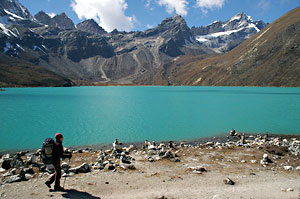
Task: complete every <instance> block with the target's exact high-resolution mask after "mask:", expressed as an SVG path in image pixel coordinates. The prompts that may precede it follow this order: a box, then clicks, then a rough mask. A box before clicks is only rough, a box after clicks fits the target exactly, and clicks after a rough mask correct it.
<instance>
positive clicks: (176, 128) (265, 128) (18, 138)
mask: <svg viewBox="0 0 300 199" xmlns="http://www.w3.org/2000/svg"><path fill="white" fill-rule="evenodd" d="M231 128H235V129H236V130H237V131H238V132H253V133H265V132H270V133H282V134H300V88H257V87H152V86H149V87H117V86H116V87H71V88H8V89H5V91H4V92H0V136H1V137H0V151H1V150H2V151H3V150H11V149H30V148H37V147H41V144H42V142H43V140H44V139H45V138H46V137H53V136H54V134H55V133H56V132H61V133H62V134H63V135H64V138H65V139H64V146H78V145H89V144H98V143H112V142H113V141H114V139H115V138H118V139H119V141H121V142H135V141H144V140H145V139H148V140H156V141H161V140H188V139H195V138H201V137H209V136H214V135H218V134H221V133H228V132H229V131H230V130H231Z"/></svg>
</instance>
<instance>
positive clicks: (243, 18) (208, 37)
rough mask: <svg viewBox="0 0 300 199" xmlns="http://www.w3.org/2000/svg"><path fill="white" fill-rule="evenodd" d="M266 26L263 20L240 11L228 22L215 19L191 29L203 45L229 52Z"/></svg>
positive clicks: (217, 50) (218, 50)
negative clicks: (205, 24)
mask: <svg viewBox="0 0 300 199" xmlns="http://www.w3.org/2000/svg"><path fill="white" fill-rule="evenodd" d="M265 26H266V24H265V23H264V22H262V21H253V19H252V18H251V17H250V16H247V15H246V14H245V13H238V14H237V15H235V16H233V17H232V18H231V19H229V20H227V21H226V22H221V21H215V22H213V23H212V24H210V25H208V26H202V27H198V28H196V27H193V28H192V29H191V30H192V32H193V34H194V37H195V38H196V40H197V41H199V42H200V43H202V44H203V45H205V46H207V47H209V48H212V49H214V50H215V51H216V52H227V51H229V50H231V49H233V48H234V47H236V46H237V45H239V44H240V43H241V42H242V41H244V40H246V39H248V38H250V37H251V36H252V35H254V34H255V33H257V32H259V31H260V30H261V29H263V28H264V27H265Z"/></svg>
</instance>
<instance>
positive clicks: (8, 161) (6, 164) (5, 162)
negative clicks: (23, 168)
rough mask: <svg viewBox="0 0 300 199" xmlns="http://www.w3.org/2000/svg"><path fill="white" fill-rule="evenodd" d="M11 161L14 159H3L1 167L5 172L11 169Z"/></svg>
mask: <svg viewBox="0 0 300 199" xmlns="http://www.w3.org/2000/svg"><path fill="white" fill-rule="evenodd" d="M11 161H12V159H3V162H2V165H1V167H2V168H3V169H5V170H8V169H10V168H11Z"/></svg>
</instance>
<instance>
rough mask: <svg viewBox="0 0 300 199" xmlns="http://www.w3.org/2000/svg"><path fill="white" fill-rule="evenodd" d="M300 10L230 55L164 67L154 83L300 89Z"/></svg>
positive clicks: (289, 14)
mask: <svg viewBox="0 0 300 199" xmlns="http://www.w3.org/2000/svg"><path fill="white" fill-rule="evenodd" d="M299 19H300V7H298V8H296V9H294V10H292V11H290V12H289V13H287V14H285V15H284V16H282V17H281V18H279V19H278V20H276V21H275V22H274V23H272V24H270V25H268V26H267V27H265V28H264V29H263V30H261V31H260V32H259V33H258V34H256V35H255V36H253V37H251V38H250V39H249V40H247V41H246V42H244V43H243V44H241V45H239V46H238V47H237V48H235V49H233V50H232V51H230V52H229V53H226V54H223V55H218V56H211V57H209V58H206V59H204V58H203V57H182V58H180V59H178V60H176V62H170V63H168V64H165V65H164V67H163V68H162V69H161V71H159V72H158V73H157V74H156V75H155V78H154V80H155V81H154V83H155V84H171V85H181V84H184V85H216V86H217V85H218V86H220V85H222V86H224V85H226V86H300V60H299V57H300V34H299V32H300V21H299Z"/></svg>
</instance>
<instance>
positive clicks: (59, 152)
mask: <svg viewBox="0 0 300 199" xmlns="http://www.w3.org/2000/svg"><path fill="white" fill-rule="evenodd" d="M55 139H56V142H55V144H54V145H53V152H52V164H53V166H54V169H55V172H54V173H53V174H52V175H50V177H49V178H48V180H47V181H46V182H45V184H46V185H47V187H49V188H51V184H52V183H53V182H55V184H54V191H64V188H63V187H61V186H60V178H61V165H60V159H61V158H69V159H71V157H72V154H71V153H69V154H65V153H64V149H63V145H62V142H63V139H64V138H63V135H62V134H60V133H56V134H55Z"/></svg>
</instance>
